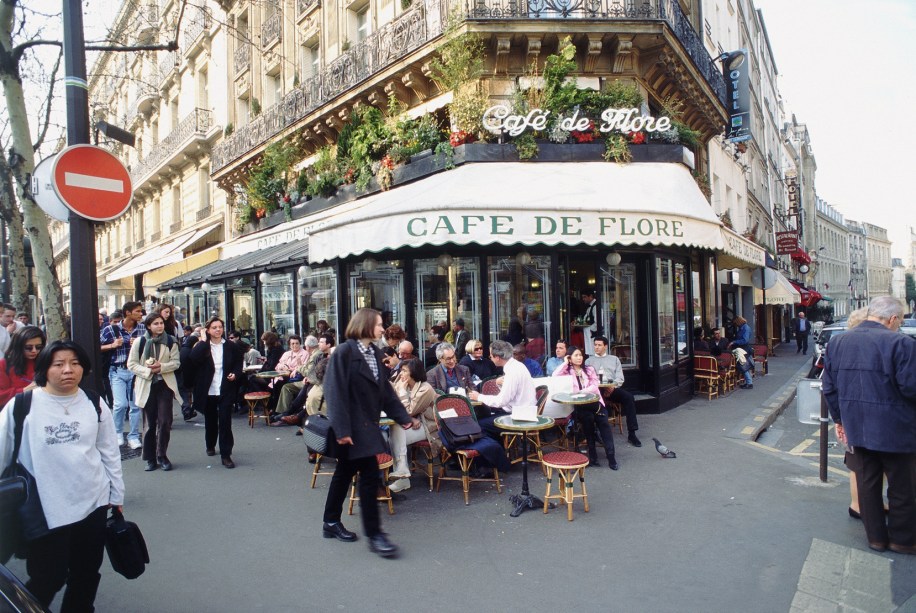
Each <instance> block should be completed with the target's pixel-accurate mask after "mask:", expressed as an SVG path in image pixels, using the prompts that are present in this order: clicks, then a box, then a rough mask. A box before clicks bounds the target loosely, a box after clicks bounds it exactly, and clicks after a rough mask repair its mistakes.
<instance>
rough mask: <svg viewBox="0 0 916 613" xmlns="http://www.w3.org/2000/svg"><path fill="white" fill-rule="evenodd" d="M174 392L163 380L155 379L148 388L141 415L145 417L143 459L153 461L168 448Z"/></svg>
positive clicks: (162, 455) (161, 455)
mask: <svg viewBox="0 0 916 613" xmlns="http://www.w3.org/2000/svg"><path fill="white" fill-rule="evenodd" d="M174 398H175V393H174V392H173V391H172V390H171V388H170V387H169V386H168V385H166V383H165V381H156V382H155V383H153V387H152V389H151V390H150V393H149V398H147V399H146V406H145V407H143V417H144V419H146V433H145V434H144V435H143V459H144V460H146V461H147V462H155V461H156V458H161V457H164V456H165V454H166V453H168V450H169V440H170V439H171V437H172V400H173V399H174Z"/></svg>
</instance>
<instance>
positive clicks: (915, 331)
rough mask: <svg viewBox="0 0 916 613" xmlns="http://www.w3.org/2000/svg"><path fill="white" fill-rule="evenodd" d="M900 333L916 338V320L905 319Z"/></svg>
mask: <svg viewBox="0 0 916 613" xmlns="http://www.w3.org/2000/svg"><path fill="white" fill-rule="evenodd" d="M900 331H901V332H903V333H904V334H906V335H908V336H912V337H916V319H913V318H910V319H904V320H903V325H902V326H900Z"/></svg>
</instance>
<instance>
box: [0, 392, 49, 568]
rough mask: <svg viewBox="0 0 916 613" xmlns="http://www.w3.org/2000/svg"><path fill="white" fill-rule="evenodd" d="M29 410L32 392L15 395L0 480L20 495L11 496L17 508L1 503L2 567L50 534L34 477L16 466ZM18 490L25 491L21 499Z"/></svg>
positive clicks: (12, 504)
mask: <svg viewBox="0 0 916 613" xmlns="http://www.w3.org/2000/svg"><path fill="white" fill-rule="evenodd" d="M31 408H32V392H31V391H28V392H22V393H20V394H16V399H15V401H14V402H13V433H14V445H13V456H12V459H11V460H10V464H9V466H7V467H6V468H5V469H4V470H3V474H2V475H0V480H2V482H3V483H4V484H6V486H7V487H10V488H13V489H15V490H17V491H19V492H20V493H18V494H13V496H14V497H15V498H18V499H19V504H14V503H13V502H4V504H3V508H2V513H0V563H3V564H6V563H7V562H8V561H9V559H10V558H11V557H12V556H13V554H16V555H17V557H20V558H22V557H25V553H26V547H27V545H28V541H31V540H34V539H37V538H39V537H41V536H44V535H45V534H47V533H48V532H49V531H50V530H49V529H48V522H47V521H46V520H45V513H44V510H43V509H42V507H41V498H40V497H39V495H38V485H37V484H36V483H35V477H34V476H32V474H31V473H30V472H29V471H28V470H26V468H25V467H24V466H23V465H22V464H20V463H19V449H20V447H21V446H22V429H23V426H24V424H25V418H26V415H28V414H29V411H30V410H31ZM21 490H24V491H25V496H24V497H23V496H22V494H21Z"/></svg>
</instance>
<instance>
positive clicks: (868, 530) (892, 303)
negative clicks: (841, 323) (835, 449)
mask: <svg viewBox="0 0 916 613" xmlns="http://www.w3.org/2000/svg"><path fill="white" fill-rule="evenodd" d="M902 321H903V304H901V302H900V301H899V300H897V299H896V298H892V297H890V296H882V297H880V298H875V299H874V300H872V301H871V303H870V304H869V305H868V317H867V319H866V320H865V321H864V322H862V323H861V324H860V325H858V326H857V327H856V328H854V329H852V330H850V331H849V332H847V333H846V334H844V335H842V336H839V337H837V338H835V339H832V340H831V342H830V351H828V352H827V354H826V357H825V364H824V375H823V392H824V399H825V401H826V402H827V406H828V408H829V409H830V414H831V416H832V417H833V420H834V421H835V422H836V431H837V437H838V438H839V439H840V440H841V441H843V442H844V443H845V444H846V445H847V447H848V448H849V454H850V455H849V457H848V460H847V464H848V466H849V467H850V468H851V469H852V470H853V472H855V474H856V479H857V481H858V487H859V512H860V513H861V514H862V522H863V524H864V525H865V535H866V537H867V538H868V546H869V547H871V548H872V549H874V550H876V551H884V550H885V549H887V548H890V550H891V551H894V552H897V553H906V554H911V555H914V554H916V339H913V338H910V337H908V336H906V335H903V334H900V332H899V328H900V324H901V323H902ZM884 477H886V478H887V497H888V505H889V511H888V514H887V518H886V519H885V515H884V504H883V500H882V495H881V489H882V479H883V478H884Z"/></svg>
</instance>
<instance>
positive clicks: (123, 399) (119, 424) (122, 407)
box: [108, 364, 140, 442]
mask: <svg viewBox="0 0 916 613" xmlns="http://www.w3.org/2000/svg"><path fill="white" fill-rule="evenodd" d="M108 379H109V381H111V393H112V395H113V396H114V409H113V412H114V426H115V432H117V434H118V437H120V436H121V433H123V432H124V413H125V412H127V409H128V407H130V433H129V434H128V435H127V438H128V439H129V440H133V441H138V442H139V441H140V407H138V406H137V405H136V404H135V403H134V390H133V386H132V383H133V381H134V373H132V372H130V371H129V370H127V369H126V368H124V367H122V366H115V365H113V364H112V366H111V370H110V371H108Z"/></svg>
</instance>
